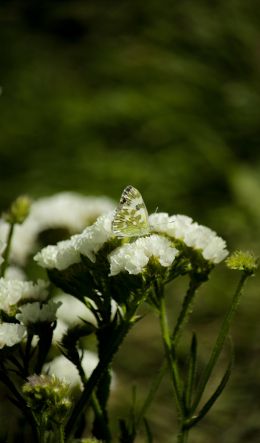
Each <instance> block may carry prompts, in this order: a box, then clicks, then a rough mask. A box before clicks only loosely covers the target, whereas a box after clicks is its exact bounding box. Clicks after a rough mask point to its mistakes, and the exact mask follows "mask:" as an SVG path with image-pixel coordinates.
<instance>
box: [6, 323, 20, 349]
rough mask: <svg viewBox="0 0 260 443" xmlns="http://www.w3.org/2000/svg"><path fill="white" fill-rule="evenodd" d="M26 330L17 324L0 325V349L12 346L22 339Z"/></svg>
mask: <svg viewBox="0 0 260 443" xmlns="http://www.w3.org/2000/svg"><path fill="white" fill-rule="evenodd" d="M25 333H26V328H25V327H24V326H23V325H19V324H17V323H7V322H4V323H0V349H2V348H3V347H4V346H8V347H11V346H14V345H16V344H17V343H20V341H21V340H22V339H23V338H24V336H25Z"/></svg>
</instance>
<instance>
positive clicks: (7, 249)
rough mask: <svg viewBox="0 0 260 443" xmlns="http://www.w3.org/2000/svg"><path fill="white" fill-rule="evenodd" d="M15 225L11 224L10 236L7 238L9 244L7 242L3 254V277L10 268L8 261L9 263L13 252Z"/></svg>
mask: <svg viewBox="0 0 260 443" xmlns="http://www.w3.org/2000/svg"><path fill="white" fill-rule="evenodd" d="M14 226H15V224H14V223H10V224H9V231H8V236H7V242H6V248H5V251H4V253H3V259H4V261H3V263H2V266H1V277H4V276H5V271H6V269H7V267H8V261H9V255H10V250H11V243H12V237H13V233H14Z"/></svg>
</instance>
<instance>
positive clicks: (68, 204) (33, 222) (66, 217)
mask: <svg viewBox="0 0 260 443" xmlns="http://www.w3.org/2000/svg"><path fill="white" fill-rule="evenodd" d="M114 207H115V203H114V202H113V201H112V200H111V199H109V198H107V197H91V196H90V197H85V196H83V195H80V194H77V193H74V192H62V193H58V194H55V195H53V196H51V197H44V198H40V199H38V200H35V201H34V202H33V203H32V205H31V209H30V214H29V215H28V217H27V219H26V220H25V221H24V223H23V224H22V225H17V226H16V228H15V231H14V235H13V239H12V248H11V258H12V260H14V261H15V262H16V263H18V264H19V265H24V264H25V263H26V260H27V258H28V256H29V255H30V254H32V253H35V252H36V251H37V247H38V237H39V235H40V234H41V233H43V232H44V231H46V230H50V229H51V230H52V229H53V230H55V229H63V230H66V231H67V233H68V234H75V233H78V232H80V231H81V230H82V229H84V228H85V227H86V226H89V225H91V224H92V223H93V222H94V221H95V220H96V219H97V217H99V216H100V215H101V214H105V213H106V212H108V211H111V210H112V209H113V208H114ZM7 235H8V223H6V222H5V221H4V220H1V221H0V239H1V240H3V241H6V238H7Z"/></svg>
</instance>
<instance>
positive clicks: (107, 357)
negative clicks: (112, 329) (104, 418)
mask: <svg viewBox="0 0 260 443" xmlns="http://www.w3.org/2000/svg"><path fill="white" fill-rule="evenodd" d="M137 306H138V302H136V303H134V304H133V306H132V308H131V309H130V310H129V312H128V314H127V317H126V318H125V319H124V322H123V323H122V324H121V325H120V326H119V327H118V330H117V333H116V335H115V336H113V338H114V337H115V338H114V341H113V342H112V343H111V345H110V346H107V349H106V353H104V354H103V355H102V358H101V359H100V361H99V363H98V365H97V366H96V368H95V369H94V371H93V372H92V374H91V376H90V377H89V379H88V381H87V384H86V386H85V388H84V391H83V393H82V395H81V397H80V399H79V400H78V402H77V403H76V405H75V407H74V409H73V410H72V414H71V416H70V418H69V420H68V423H67V426H66V438H67V439H68V438H69V437H71V436H72V435H73V432H74V430H75V428H76V425H77V423H78V420H79V418H80V416H81V414H82V413H83V412H84V411H85V410H86V408H87V406H88V405H89V403H90V401H91V394H92V392H93V390H94V388H95V387H96V385H97V383H98V381H99V379H100V377H101V376H102V374H103V373H104V371H105V370H106V369H107V367H108V365H109V363H110V362H111V361H112V358H113V356H114V354H115V353H116V351H117V350H118V348H119V346H120V344H121V343H122V341H123V339H124V337H125V336H126V334H127V333H128V331H129V329H130V328H131V326H132V324H133V322H132V319H133V316H134V313H135V311H136V309H137Z"/></svg>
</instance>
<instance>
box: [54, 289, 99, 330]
mask: <svg viewBox="0 0 260 443" xmlns="http://www.w3.org/2000/svg"><path fill="white" fill-rule="evenodd" d="M55 301H58V302H61V307H60V309H59V312H58V318H59V319H61V320H62V321H63V322H65V323H66V324H67V325H68V326H72V325H73V324H75V323H77V322H78V321H79V318H82V319H84V320H87V321H89V322H91V323H93V322H94V321H95V317H94V315H93V314H92V313H91V312H90V310H89V309H88V308H87V307H86V305H85V304H84V303H83V302H82V301H80V300H78V299H77V298H76V297H73V296H72V295H69V294H61V295H58V296H56V297H55Z"/></svg>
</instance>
